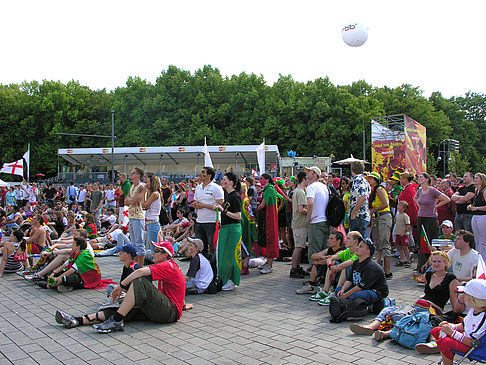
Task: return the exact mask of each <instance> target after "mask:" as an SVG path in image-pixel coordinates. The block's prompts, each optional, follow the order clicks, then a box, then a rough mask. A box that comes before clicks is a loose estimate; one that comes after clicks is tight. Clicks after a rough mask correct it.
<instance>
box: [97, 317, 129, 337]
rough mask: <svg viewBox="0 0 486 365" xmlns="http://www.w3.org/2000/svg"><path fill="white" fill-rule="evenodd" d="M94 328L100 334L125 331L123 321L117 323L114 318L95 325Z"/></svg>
mask: <svg viewBox="0 0 486 365" xmlns="http://www.w3.org/2000/svg"><path fill="white" fill-rule="evenodd" d="M93 328H94V329H95V330H96V331H98V332H99V333H110V332H111V331H121V332H123V331H124V324H123V320H121V321H120V322H116V321H115V319H114V316H111V317H110V318H108V319H107V320H106V321H104V322H103V323H98V324H94V325H93Z"/></svg>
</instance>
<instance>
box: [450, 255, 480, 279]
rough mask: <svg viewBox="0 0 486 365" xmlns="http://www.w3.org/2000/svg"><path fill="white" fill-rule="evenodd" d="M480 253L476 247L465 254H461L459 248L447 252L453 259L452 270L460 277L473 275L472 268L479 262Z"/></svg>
mask: <svg viewBox="0 0 486 365" xmlns="http://www.w3.org/2000/svg"><path fill="white" fill-rule="evenodd" d="M479 255H480V254H479V252H478V251H476V250H474V249H472V250H471V251H469V252H468V253H467V255H464V256H461V251H459V250H458V249H457V248H453V249H452V250H450V251H449V252H447V256H449V259H450V260H451V266H452V271H453V273H454V275H456V277H458V278H466V277H469V276H473V274H472V270H473V268H474V266H477V264H478V260H479Z"/></svg>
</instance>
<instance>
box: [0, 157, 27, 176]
mask: <svg viewBox="0 0 486 365" xmlns="http://www.w3.org/2000/svg"><path fill="white" fill-rule="evenodd" d="M0 172H3V173H5V174H12V175H20V176H24V160H18V161H15V162H12V163H4V164H3V167H2V169H1V170H0Z"/></svg>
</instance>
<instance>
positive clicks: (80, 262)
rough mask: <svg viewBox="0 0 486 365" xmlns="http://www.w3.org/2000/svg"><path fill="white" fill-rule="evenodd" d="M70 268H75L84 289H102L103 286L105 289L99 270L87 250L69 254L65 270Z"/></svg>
mask: <svg viewBox="0 0 486 365" xmlns="http://www.w3.org/2000/svg"><path fill="white" fill-rule="evenodd" d="M71 267H73V268H75V269H76V271H77V272H78V273H79V275H80V276H81V279H83V282H84V287H85V288H86V289H102V287H103V286H105V287H106V285H105V283H104V282H102V280H101V271H100V268H99V267H98V264H97V263H96V261H95V258H94V257H93V256H91V253H90V252H89V250H88V249H86V250H83V251H80V252H78V253H74V252H73V253H72V254H71V256H70V257H69V263H68V265H67V269H70V268H71ZM110 281H111V280H110Z"/></svg>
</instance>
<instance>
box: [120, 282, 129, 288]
mask: <svg viewBox="0 0 486 365" xmlns="http://www.w3.org/2000/svg"><path fill="white" fill-rule="evenodd" d="M120 288H122V289H123V290H128V286H126V285H123V284H122V283H120Z"/></svg>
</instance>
